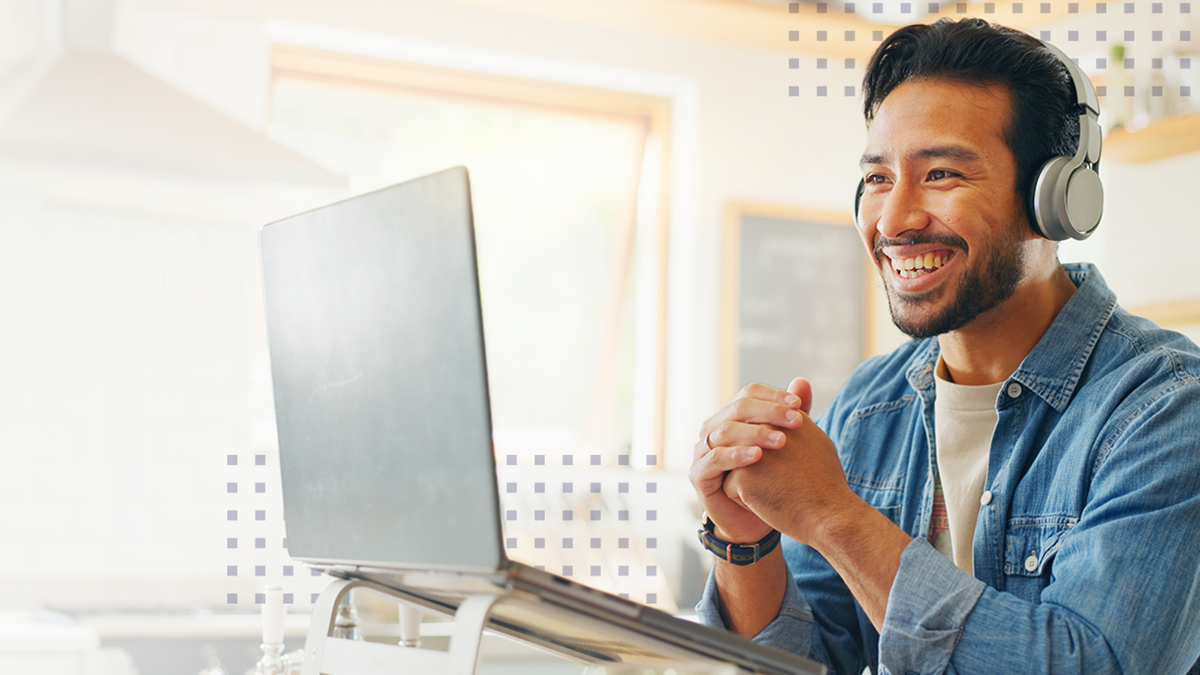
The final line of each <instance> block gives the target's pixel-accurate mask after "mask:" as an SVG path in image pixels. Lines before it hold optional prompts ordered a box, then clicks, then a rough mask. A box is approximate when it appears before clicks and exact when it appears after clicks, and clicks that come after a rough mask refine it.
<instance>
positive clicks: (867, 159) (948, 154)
mask: <svg viewBox="0 0 1200 675" xmlns="http://www.w3.org/2000/svg"><path fill="white" fill-rule="evenodd" d="M942 158H944V159H955V160H958V161H960V162H976V161H979V153H977V152H975V151H974V150H971V149H969V148H964V147H963V146H961V145H937V146H934V147H932V148H921V149H920V150H918V151H916V152H914V153H912V155H910V159H942ZM887 161H888V156H887V155H885V154H883V153H871V152H866V153H863V156H862V158H861V159H859V160H858V165H859V166H866V165H868V164H885V163H887Z"/></svg>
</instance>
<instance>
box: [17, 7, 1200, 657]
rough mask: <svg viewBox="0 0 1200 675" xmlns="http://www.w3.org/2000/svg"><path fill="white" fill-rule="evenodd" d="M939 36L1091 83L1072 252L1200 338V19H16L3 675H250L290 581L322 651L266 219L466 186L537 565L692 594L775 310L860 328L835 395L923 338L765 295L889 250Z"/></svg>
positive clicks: (1171, 10)
mask: <svg viewBox="0 0 1200 675" xmlns="http://www.w3.org/2000/svg"><path fill="white" fill-rule="evenodd" d="M942 16H950V17H954V18H958V17H962V16H982V17H984V18H987V19H989V20H994V21H997V22H1000V23H1003V24H1006V25H1010V26H1014V27H1018V28H1022V29H1025V30H1027V31H1029V32H1031V33H1033V34H1034V35H1037V36H1039V37H1042V38H1043V39H1048V40H1051V41H1053V42H1055V43H1056V44H1057V45H1058V46H1059V47H1060V48H1062V49H1063V50H1064V51H1065V52H1067V53H1068V54H1069V55H1070V56H1072V57H1073V58H1076V59H1077V60H1078V62H1079V63H1080V65H1081V66H1082V67H1083V68H1084V70H1085V71H1086V72H1088V74H1089V75H1090V76H1091V77H1092V78H1093V81H1094V82H1095V84H1096V85H1097V87H1098V89H1099V90H1100V92H1102V93H1101V99H1100V100H1101V102H1102V105H1103V107H1104V112H1103V115H1102V124H1103V125H1104V127H1105V129H1106V130H1107V132H1108V137H1107V139H1106V141H1105V150H1104V161H1103V165H1102V175H1103V176H1104V178H1105V181H1106V189H1107V193H1106V205H1105V217H1104V221H1103V223H1102V227H1101V228H1100V230H1099V232H1098V233H1097V234H1096V235H1095V236H1094V237H1092V238H1091V239H1089V240H1087V241H1086V242H1068V243H1064V244H1063V245H1062V247H1061V249H1060V251H1061V257H1062V259H1063V260H1064V261H1076V260H1087V261H1091V262H1095V263H1097V264H1099V265H1100V267H1101V269H1102V271H1103V273H1104V275H1105V278H1106V279H1107V281H1108V283H1109V285H1110V286H1111V287H1112V288H1113V289H1114V290H1115V291H1116V292H1117V294H1118V296H1119V298H1120V300H1121V301H1122V303H1123V304H1124V305H1125V306H1126V307H1128V308H1132V309H1137V310H1140V311H1141V312H1142V313H1144V314H1146V315H1148V316H1151V317H1152V318H1154V319H1155V320H1157V321H1159V322H1160V323H1162V324H1164V325H1167V326H1170V327H1174V328H1176V329H1178V330H1181V331H1184V332H1187V333H1188V334H1190V335H1191V336H1192V337H1193V339H1197V338H1200V274H1198V273H1197V271H1196V268H1195V267H1193V266H1192V265H1191V264H1189V263H1188V262H1187V261H1185V260H1183V258H1184V257H1187V256H1189V255H1190V251H1192V250H1195V249H1196V248H1197V244H1200V234H1197V232H1198V230H1197V227H1196V216H1195V215H1194V211H1195V208H1194V203H1193V202H1194V196H1193V197H1188V195H1189V194H1193V193H1192V192H1191V178H1192V176H1194V175H1196V173H1197V172H1198V171H1200V3H1197V6H1196V7H1195V8H1193V3H1191V2H1180V1H1178V0H1172V1H1170V2H1161V3H1160V2H1142V1H1141V0H1139V1H1138V2H1107V3H1105V2H1063V1H1061V0H1052V1H1051V2H995V3H958V2H911V3H910V2H896V1H893V0H887V1H885V2H857V3H855V2H838V1H832V0H831V1H830V2H807V1H805V2H786V1H778V2H776V1H770V0H762V1H755V0H605V2H579V1H576V0H439V1H434V0H342V1H341V2H337V3H334V2H330V1H328V0H302V1H291V2H283V1H280V0H0V316H2V317H3V319H2V320H0V458H2V460H3V465H2V466H3V469H2V470H0V663H2V664H8V665H9V666H12V667H11V668H9V669H10V670H12V669H13V668H21V669H25V670H27V671H28V672H54V673H57V672H72V673H88V674H89V675H98V674H100V673H104V674H112V675H125V674H127V673H134V672H139V673H143V674H145V673H164V674H165V673H187V674H189V675H190V674H192V673H197V672H200V671H201V670H202V669H206V668H212V667H215V666H216V665H217V662H216V661H213V659H217V660H219V662H220V663H222V664H224V665H223V666H221V667H222V668H223V669H224V670H225V672H230V673H232V672H237V673H239V674H240V673H241V672H244V671H245V670H246V669H247V668H249V667H252V666H253V663H254V661H255V660H256V659H257V658H258V657H259V656H260V655H261V652H260V651H259V650H258V647H257V644H258V642H259V639H258V638H257V631H258V630H259V625H260V620H259V615H258V612H259V611H260V609H261V602H262V593H263V589H264V587H265V585H266V584H274V585H279V586H282V587H283V589H284V592H285V598H286V600H287V603H288V606H289V613H290V616H289V624H288V625H289V628H288V636H289V645H292V644H295V645H298V644H299V640H300V638H301V636H302V635H303V632H304V627H305V626H306V625H307V616H306V612H308V611H310V610H311V606H312V602H313V598H314V597H315V594H316V593H319V591H320V590H321V588H322V587H323V586H324V585H325V584H326V583H327V582H328V578H327V577H319V576H313V575H312V574H311V572H310V571H309V570H308V569H307V568H305V567H304V566H303V565H301V564H299V563H295V562H294V561H292V560H291V559H290V558H288V556H287V551H286V548H285V543H284V541H283V538H284V523H283V513H282V502H281V500H280V496H279V479H278V447H277V442H276V439H275V429H274V412H273V404H272V398H271V377H270V370H269V362H268V354H267V347H266V333H265V325H264V319H263V310H262V299H261V285H260V279H259V270H258V258H257V255H258V252H257V233H258V231H259V229H260V228H261V227H262V226H263V225H264V224H266V223H269V222H272V221H274V220H277V219H280V218H284V217H287V216H289V215H292V214H294V213H298V212H300V211H303V210H306V209H310V208H314V207H316V206H320V205H322V204H325V203H328V202H331V201H334V200H337V199H342V198H345V197H347V196H351V195H355V194H361V193H363V192H366V191H370V190H373V189H377V188H380V187H383V186H386V185H390V184H392V183H395V182H399V181H402V180H407V179H410V178H414V177H417V176H420V175H423V174H426V173H430V172H433V171H436V170H439V169H443V168H447V167H450V166H454V165H465V166H467V167H468V168H469V170H470V172H471V178H472V188H473V192H474V195H473V196H474V208H475V217H476V227H477V237H478V242H479V259H480V263H479V264H480V271H481V285H482V295H483V301H484V318H485V330H486V331H487V339H488V359H489V374H490V377H491V385H492V405H493V409H494V419H495V425H496V431H495V441H496V453H497V465H498V472H499V474H500V481H501V491H502V493H503V494H502V497H503V499H504V501H505V504H506V508H512V509H514V510H516V511H517V512H518V513H520V514H529V515H527V516H525V515H523V516H522V517H521V518H518V519H515V520H513V521H509V522H506V523H505V531H506V538H507V540H508V544H509V555H510V556H512V557H514V558H517V559H520V560H523V561H525V562H528V563H530V564H535V565H541V566H543V567H545V568H546V569H548V570H549V571H552V572H555V573H558V574H564V575H567V576H571V577H572V578H575V579H576V580H578V581H581V582H583V583H588V584H592V585H595V586H597V587H600V588H604V589H605V590H608V591H611V592H614V593H621V594H623V595H626V596H627V597H629V598H631V599H633V600H636V601H638V602H644V603H647V604H650V605H653V606H656V607H658V608H660V609H664V610H667V611H672V612H683V613H686V612H687V611H689V610H690V608H691V606H692V605H693V604H694V603H695V601H696V599H697V598H698V596H699V590H700V588H701V585H702V583H703V579H704V576H705V574H706V571H707V565H708V564H709V562H710V561H709V560H708V556H707V554H705V553H703V552H702V551H701V550H700V549H699V547H698V545H697V544H696V542H695V528H696V527H697V522H698V518H699V516H700V513H699V511H698V508H697V507H696V505H695V501H694V498H693V497H692V495H691V489H690V486H689V485H688V484H687V481H686V478H685V477H684V472H685V470H686V468H687V466H688V464H689V463H690V458H691V448H692V446H693V444H694V443H695V434H696V430H697V429H698V427H699V424H700V423H701V421H703V420H704V419H705V418H706V417H707V416H709V415H710V414H711V413H712V412H713V411H714V410H715V409H716V407H717V406H718V405H719V404H720V403H721V402H722V401H723V400H725V399H726V398H728V397H729V396H730V395H731V394H732V393H733V392H734V391H736V389H737V388H738V387H740V386H741V384H744V381H743V379H744V377H743V376H744V374H745V373H747V372H748V371H747V369H746V368H745V362H748V360H749V359H750V358H751V356H752V354H751V352H754V354H759V355H761V354H762V353H764V352H761V350H760V351H758V352H755V351H754V350H755V349H759V348H760V347H761V346H762V345H763V344H766V343H769V342H770V340H771V339H777V340H779V339H782V340H784V341H785V342H786V341H787V340H786V339H785V338H786V337H787V336H786V331H783V328H780V329H779V330H774V328H772V327H771V326H768V327H767V328H765V329H763V328H762V327H761V326H757V327H752V326H751V324H752V323H753V322H752V321H751V320H750V319H748V318H746V317H747V316H748V314H747V312H753V311H758V312H760V314H762V313H765V315H766V316H767V317H768V319H770V317H774V316H777V315H789V316H791V315H794V316H798V317H801V318H803V317H806V316H810V315H812V314H813V313H816V314H820V315H822V316H825V315H827V314H830V313H836V314H838V315H839V316H841V315H845V316H846V317H848V320H849V321H850V323H848V324H845V325H847V326H849V328H839V329H837V330H833V329H829V330H825V331H824V332H823V333H822V334H821V335H818V336H817V338H816V339H821V340H825V341H827V342H833V343H845V344H852V345H853V346H852V348H848V349H849V350H850V351H849V352H848V354H849V357H850V365H848V366H841V365H839V366H837V367H833V368H831V369H825V370H822V371H821V373H822V377H823V378H825V379H824V380H823V381H822V382H823V384H822V387H823V389H822V390H821V391H828V392H829V394H823V395H824V396H826V397H827V396H828V395H831V393H832V391H835V390H836V387H837V384H838V383H839V381H840V379H839V378H841V377H844V376H845V374H846V372H848V368H849V367H852V365H853V362H854V361H856V360H858V359H859V358H861V357H863V356H867V355H870V354H873V353H878V352H881V351H886V350H888V349H890V348H891V347H893V346H895V345H896V344H899V343H900V342H901V341H902V340H903V336H900V335H899V334H898V333H897V332H896V331H895V330H894V329H893V328H892V327H891V324H890V321H889V320H888V319H887V312H886V307H885V306H884V304H883V303H882V302H881V301H880V297H881V296H880V293H879V289H878V287H877V282H876V281H875V280H874V279H873V278H871V277H870V276H869V274H868V273H866V271H865V269H864V271H863V273H862V274H859V273H858V272H854V273H853V274H851V277H855V275H857V277H856V278H859V279H862V282H861V283H860V284H858V285H854V286H853V291H850V290H848V289H850V285H847V284H846V283H843V282H841V281H838V282H836V283H831V282H830V283H826V285H825V286H821V285H819V284H820V280H819V279H812V280H808V279H809V277H795V279H801V278H803V279H805V281H803V282H798V285H797V286H796V287H793V286H792V285H789V284H788V283H784V282H788V280H792V279H793V277H791V276H787V274H784V276H781V277H774V279H775V281H776V282H779V283H776V286H778V287H779V288H780V289H782V290H781V293H782V295H781V296H780V298H781V299H780V300H779V301H778V302H776V301H775V300H772V301H771V302H769V303H765V306H764V302H761V301H760V302H759V303H758V304H757V305H755V304H754V303H753V302H752V301H753V300H754V298H755V297H759V296H757V295H754V294H749V293H747V292H746V291H745V289H747V288H751V287H752V285H753V283H760V282H764V279H765V283H768V284H770V283H772V279H773V277H770V276H767V277H763V276H762V275H763V274H768V272H769V271H770V270H783V271H784V272H787V270H788V269H790V268H796V267H800V266H806V267H811V268H812V269H815V270H820V269H824V268H822V267H821V266H822V265H824V266H826V268H829V269H833V268H837V267H841V266H843V265H862V264H863V261H864V260H865V256H859V257H860V258H862V260H853V261H844V258H845V254H844V253H840V252H841V251H843V250H844V249H843V248H838V246H839V244H837V243H836V242H835V241H834V240H835V239H837V238H838V237H841V238H842V239H845V236H844V235H845V234H847V233H850V238H851V239H853V237H854V235H853V234H852V229H848V227H847V226H848V225H849V222H850V220H849V212H850V207H851V196H852V190H853V187H854V185H855V183H856V181H857V178H858V169H857V159H858V156H859V154H860V153H861V149H862V143H863V141H864V138H865V130H864V126H863V123H862V117H861V111H860V107H861V104H860V100H859V98H858V94H859V81H860V79H861V76H862V66H863V65H864V63H865V62H866V60H867V58H868V57H869V55H870V53H871V50H872V49H873V48H874V46H875V45H876V44H878V43H879V42H880V41H881V40H882V39H883V38H884V36H886V34H888V33H889V32H890V31H892V30H894V29H895V27H897V26H899V25H903V24H905V23H910V22H915V21H930V20H934V19H936V18H938V17H942ZM1193 34H1195V37H1193ZM764 222H766V223H768V224H770V225H772V226H773V227H774V226H778V227H783V228H785V230H781V232H782V234H779V235H778V237H782V238H777V239H771V238H770V237H767V238H766V239H763V238H761V237H760V238H754V237H757V236H758V235H754V237H752V236H751V234H750V233H751V232H752V230H751V228H752V227H758V226H759V225H760V224H761V223H764ZM792 225H797V226H800V225H804V226H806V227H807V226H811V227H816V228H818V229H819V228H825V229H824V230H819V231H820V232H824V233H825V234H820V235H809V234H806V233H805V232H807V231H806V230H803V229H802V228H801V229H796V228H792ZM789 228H790V229H789ZM830 228H832V229H830ZM755 231H756V230H755ZM816 231H818V230H814V232H816ZM771 236H776V235H771ZM764 242H765V243H764ZM772 242H775V244H779V245H778V246H776V245H775V244H773V243H772ZM822 242H828V243H822ZM751 244H754V245H756V246H759V247H760V248H763V247H765V248H763V250H767V249H770V250H774V251H775V252H776V253H778V252H779V251H784V252H785V253H786V252H787V251H793V252H795V251H800V253H797V254H796V255H800V257H799V258H796V257H786V256H785V257H784V258H782V260H783V262H782V263H781V262H779V260H780V259H777V258H770V257H769V256H767V254H766V253H763V251H762V250H758V249H753V248H751ZM784 244H787V245H788V246H793V248H788V247H787V246H784ZM797 246H798V247H799V248H795V247H797ZM772 247H773V248H772ZM851 247H853V244H851ZM756 250H757V251H758V252H757V253H756V252H755V251H756ZM747 252H749V256H748V255H747ZM768 252H769V251H768ZM801 253H802V255H801ZM835 254H836V255H835ZM787 255H792V254H791V253H787ZM754 256H758V257H757V258H756V257H754ZM772 261H774V262H772ZM801 261H802V262H801ZM843 261H844V262H843ZM773 266H774V267H773ZM856 269H857V268H856ZM764 270H765V271H764ZM755 274H759V277H754V275H755ZM788 274H790V272H788ZM855 283H857V282H855ZM806 296H808V299H806ZM818 296H819V297H823V298H826V299H827V300H828V301H827V302H826V304H825V305H821V304H819V303H817V304H807V305H806V304H805V303H806V302H810V303H811V302H815V300H813V298H817V297H818ZM771 297H772V298H773V297H775V296H771ZM793 301H794V302H795V304H794V305H793V304H792V302H793ZM830 303H832V304H830ZM806 308H808V309H806ZM814 308H815V309H814ZM822 308H824V309H822ZM818 323H819V322H818ZM821 325H825V324H821ZM838 325H839V326H841V325H842V324H838ZM751 328H753V330H752V329H751ZM764 331H765V333H764ZM772 331H774V332H772ZM764 335H765V336H766V337H764ZM806 339H807V338H806ZM804 344H808V343H804ZM843 351H844V350H843ZM839 353H840V352H839ZM739 360H740V361H741V365H739ZM767 362H768V363H771V362H772V361H771V360H770V359H768V360H767ZM798 363H801V364H802V365H800V366H797V367H798V368H801V369H803V368H807V367H808V366H805V365H803V363H804V362H803V361H799V362H798ZM790 368H791V367H790V366H788V367H780V368H778V369H777V370H778V371H779V372H777V373H776V372H770V373H768V374H767V375H765V376H764V378H762V379H766V380H773V381H771V383H772V384H776V385H777V386H781V385H783V384H786V383H787V381H788V380H790V379H791V377H793V376H795V375H803V374H805V373H806V372H808V371H807V370H803V371H802V372H793V370H794V369H790ZM813 368H814V369H816V368H817V366H813ZM826 371H828V372H826ZM756 372H757V371H756ZM774 378H777V379H774ZM756 379H757V378H756ZM824 403H825V401H820V400H818V401H817V405H818V407H821V406H823V405H824ZM538 512H541V513H542V515H543V517H541V518H534V517H533V514H534V513H538ZM560 512H571V513H576V514H580V515H579V516H578V517H575V518H572V519H570V520H567V519H566V518H565V517H560V516H561V514H560ZM595 512H599V513H601V514H602V517H601V518H599V519H596V518H591V517H584V516H583V515H582V514H589V515H590V514H591V513H595ZM547 513H549V514H550V517H545V514H547ZM398 517H402V514H398ZM601 525H603V527H601ZM568 542H570V543H568ZM371 602H372V601H370V600H366V599H364V600H363V603H365V604H364V605H363V606H362V609H363V612H364V614H365V615H366V616H367V617H368V619H369V620H370V621H377V622H380V624H381V625H382V624H383V623H386V622H388V621H393V620H394V617H395V607H394V605H388V604H387V603H377V604H375V605H372V604H371ZM381 630H382V629H381ZM496 649H497V650H499V651H497V652H496V653H497V654H499V656H497V657H496V663H499V664H501V665H498V666H494V667H495V668H502V667H511V668H515V669H516V670H514V671H513V672H534V670H531V668H533V667H534V666H532V665H530V663H532V662H531V661H521V659H528V658H531V657H529V655H528V654H524V653H515V654H514V653H509V652H505V651H504V650H503V649H501V648H498V647H497V648H496ZM5 659H8V660H7V661H6V660H5ZM39 659H41V660H39ZM505 659H508V661H505ZM47 663H52V664H55V665H54V667H56V668H61V669H60V670H38V668H40V667H41V666H38V665H37V664H42V665H45V664H47ZM504 663H508V664H509V666H504V665H503V664H504ZM14 664H15V665H14ZM512 664H518V665H512ZM46 667H50V666H46ZM538 667H542V666H538ZM546 667H549V666H546ZM14 672H20V670H14ZM494 672H501V671H500V670H495V671H494ZM546 672H551V671H546ZM555 672H557V671H555ZM568 672H576V671H574V670H570V671H568Z"/></svg>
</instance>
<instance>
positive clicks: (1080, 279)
mask: <svg viewBox="0 0 1200 675" xmlns="http://www.w3.org/2000/svg"><path fill="white" fill-rule="evenodd" d="M1063 267H1065V268H1066V270H1067V274H1068V275H1070V277H1071V281H1072V282H1073V283H1074V284H1075V285H1076V286H1077V287H1078V290H1076V291H1075V293H1074V295H1072V296H1071V299H1070V300H1068V301H1067V304H1066V305H1064V306H1063V308H1062V310H1060V311H1059V313H1058V316H1056V317H1055V318H1054V322H1053V323H1051V324H1050V328H1048V329H1047V330H1046V333H1045V334H1044V335H1042V339H1041V340H1038V343H1037V345H1035V346H1034V348H1033V351H1031V352H1029V355H1028V356H1026V357H1025V360H1024V361H1022V362H1021V366H1020V367H1019V368H1017V372H1015V373H1013V374H1012V377H1010V378H1009V380H1011V381H1016V382H1020V383H1021V384H1022V385H1024V386H1025V387H1027V388H1028V389H1029V390H1030V391H1032V392H1034V393H1035V394H1037V395H1038V396H1040V397H1042V398H1043V399H1044V400H1045V401H1046V403H1048V404H1049V405H1050V406H1051V407H1052V408H1054V409H1055V410H1057V411H1058V412H1062V411H1064V410H1066V408H1067V404H1068V403H1070V401H1071V397H1072V396H1073V395H1074V394H1075V387H1076V385H1078V384H1079V377H1080V375H1081V374H1082V373H1083V368H1084V366H1085V365H1087V362H1088V359H1090V358H1091V356H1092V352H1093V351H1094V350H1095V348H1096V343H1097V342H1099V340H1100V335H1101V333H1103V332H1104V328H1105V326H1107V325H1108V320H1109V319H1110V318H1111V317H1112V314H1113V312H1114V311H1116V308H1117V296H1116V295H1115V294H1114V293H1113V292H1112V291H1111V290H1109V288H1108V284H1106V283H1104V277H1102V276H1100V270H1098V269H1096V266H1095V265H1091V264H1089V263H1070V264H1067V265H1063Z"/></svg>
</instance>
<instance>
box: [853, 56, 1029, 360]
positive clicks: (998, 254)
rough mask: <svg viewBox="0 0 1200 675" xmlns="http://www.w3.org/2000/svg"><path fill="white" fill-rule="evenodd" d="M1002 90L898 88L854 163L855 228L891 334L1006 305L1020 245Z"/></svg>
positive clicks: (1024, 230)
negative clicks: (881, 290) (858, 183)
mask: <svg viewBox="0 0 1200 675" xmlns="http://www.w3.org/2000/svg"><path fill="white" fill-rule="evenodd" d="M1011 111H1012V95H1011V94H1010V93H1009V91H1008V88H1007V87H1003V86H988V87H982V86H973V85H964V84H960V83H953V82H946V81H941V80H929V81H909V82H906V83H904V84H901V85H900V86H898V87H896V88H895V89H894V90H892V92H891V93H890V94H888V96H887V98H886V99H884V101H883V104H882V105H881V106H880V108H879V110H878V113H877V114H876V116H875V119H874V121H872V123H871V127H870V130H869V132H868V134H867V148H866V151H865V152H864V153H863V158H862V162H861V166H862V170H863V178H864V180H865V181H866V190H865V192H864V194H863V198H862V203H861V206H860V209H859V226H860V228H861V230H860V232H861V234H862V236H863V241H864V243H865V244H866V246H867V250H868V251H869V252H870V253H871V254H872V258H873V259H874V260H875V264H876V266H877V267H878V268H879V272H880V275H881V276H882V277H883V283H884V287H885V288H886V289H887V295H888V304H889V306H890V307H891V311H892V320H893V321H894V322H895V324H896V326H897V327H898V328H899V329H900V330H902V331H904V332H905V333H907V334H909V335H911V336H913V337H930V336H933V335H940V334H942V333H946V332H949V331H953V330H956V329H958V328H962V327H963V326H966V325H967V324H969V323H970V322H971V321H973V320H974V319H975V318H976V317H978V316H980V315H981V314H984V313H986V312H989V311H991V310H993V309H995V308H997V307H998V306H999V305H1000V304H1001V303H1003V302H1004V301H1005V300H1007V299H1008V298H1009V297H1010V296H1012V294H1013V292H1014V291H1015V290H1016V287H1017V284H1018V282H1019V281H1020V280H1021V277H1022V276H1023V275H1024V263H1023V249H1024V246H1023V242H1024V241H1026V240H1028V239H1030V238H1031V233H1032V231H1031V230H1030V229H1029V225H1028V222H1027V219H1026V217H1025V213H1024V208H1023V207H1022V204H1021V202H1020V200H1019V198H1018V197H1017V193H1016V174H1017V171H1016V162H1015V159H1014V158H1013V154H1012V151H1011V150H1010V149H1009V147H1008V145H1007V144H1006V143H1005V140H1004V133H1005V131H1006V130H1007V128H1008V124H1009V119H1010V115H1011Z"/></svg>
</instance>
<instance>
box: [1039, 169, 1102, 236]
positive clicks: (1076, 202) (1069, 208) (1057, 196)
mask: <svg viewBox="0 0 1200 675" xmlns="http://www.w3.org/2000/svg"><path fill="white" fill-rule="evenodd" d="M1103 210H1104V186H1103V185H1102V184H1101V182H1100V176H1099V175H1098V174H1097V173H1096V172H1095V171H1093V170H1092V169H1090V168H1087V167H1085V166H1079V165H1075V164H1074V162H1073V159H1072V158H1071V157H1054V158H1053V159H1051V160H1050V161H1048V162H1046V163H1045V164H1043V165H1042V169H1041V171H1039V172H1038V175H1037V180H1035V181H1034V188H1033V221H1034V222H1033V224H1034V228H1035V229H1036V230H1037V232H1038V234H1040V235H1042V236H1043V237H1045V238H1047V239H1052V240H1054V241H1063V240H1066V239H1087V238H1088V237H1089V236H1091V234H1092V232H1093V231H1094V230H1095V229H1096V225H1098V224H1099V223H1100V216H1101V214H1102V212H1103Z"/></svg>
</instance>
